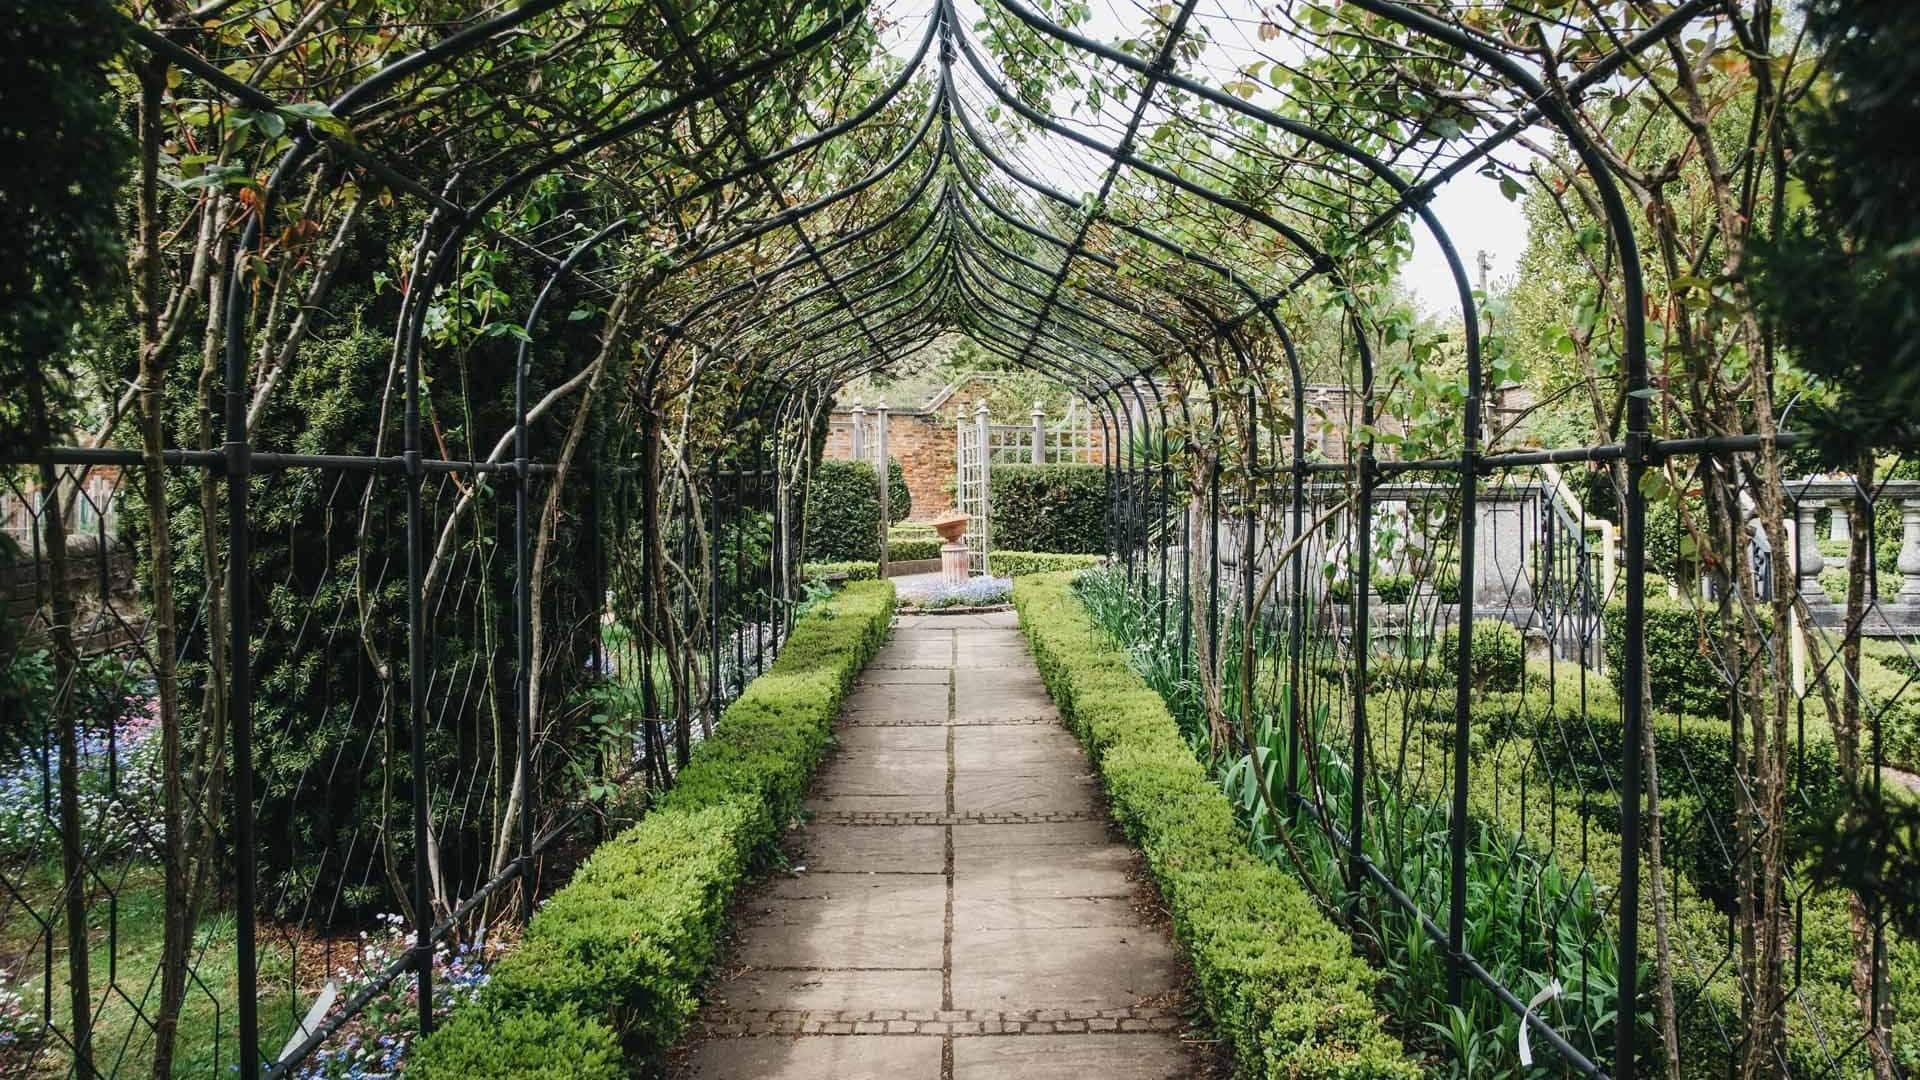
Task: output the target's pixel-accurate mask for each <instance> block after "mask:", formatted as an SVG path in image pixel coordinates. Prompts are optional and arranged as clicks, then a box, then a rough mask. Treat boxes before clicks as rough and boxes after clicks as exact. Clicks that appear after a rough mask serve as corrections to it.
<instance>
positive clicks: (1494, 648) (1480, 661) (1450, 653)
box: [1440, 619, 1527, 690]
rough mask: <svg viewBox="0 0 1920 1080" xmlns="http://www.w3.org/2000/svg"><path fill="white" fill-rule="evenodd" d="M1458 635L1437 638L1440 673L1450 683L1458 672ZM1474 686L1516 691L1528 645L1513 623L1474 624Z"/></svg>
mask: <svg viewBox="0 0 1920 1080" xmlns="http://www.w3.org/2000/svg"><path fill="white" fill-rule="evenodd" d="M1459 664H1460V632H1459V631H1458V630H1451V629H1450V630H1447V631H1446V632H1445V633H1443V634H1441V635H1440V672H1442V673H1445V675H1446V677H1447V678H1448V680H1449V681H1451V678H1452V674H1453V673H1454V672H1456V671H1459V670H1460V667H1459ZM1472 670H1473V684H1474V686H1476V687H1478V688H1480V689H1482V690H1518V689H1520V684H1521V681H1522V680H1523V679H1525V678H1526V674H1527V643H1526V639H1525V638H1523V637H1521V636H1520V631H1519V630H1517V629H1515V628H1514V627H1513V626H1512V624H1510V623H1506V622H1503V621H1501V620H1499V619H1475V620H1474V621H1473V668H1472Z"/></svg>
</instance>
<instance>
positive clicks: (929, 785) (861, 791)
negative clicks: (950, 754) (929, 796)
mask: <svg viewBox="0 0 1920 1080" xmlns="http://www.w3.org/2000/svg"><path fill="white" fill-rule="evenodd" d="M944 750H945V748H944V747H942V748H941V750H940V751H926V750H854V751H849V752H846V753H842V754H841V755H839V757H838V758H837V759H836V760H834V761H833V762H832V763H831V764H829V765H828V766H827V767H826V768H825V769H823V770H821V773H820V780H821V783H822V785H823V786H824V787H825V788H826V789H827V790H829V791H832V792H833V793H834V795H835V796H836V797H842V798H843V797H845V796H849V795H916V796H917V795H921V794H924V793H926V792H929V791H935V790H938V789H939V788H941V787H942V786H944V785H945V784H946V781H947V756H946V754H945V753H944V752H943V751H944Z"/></svg>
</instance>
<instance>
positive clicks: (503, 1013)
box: [407, 1005, 627, 1080]
mask: <svg viewBox="0 0 1920 1080" xmlns="http://www.w3.org/2000/svg"><path fill="white" fill-rule="evenodd" d="M459 1015H460V1022H458V1023H454V1024H448V1025H447V1026H445V1027H443V1028H442V1029H441V1030H439V1031H436V1032H434V1033H433V1034H432V1035H430V1036H428V1037H427V1040H426V1042H424V1043H422V1044H421V1050H420V1052H419V1053H418V1054H416V1055H415V1059H414V1060H413V1061H412V1062H410V1063H409V1064H408V1067H407V1075H408V1076H410V1077H415V1078H417V1080H496V1078H497V1080H507V1078H509V1077H511V1078H513V1080H575V1078H579V1080H617V1078H618V1077H622V1076H625V1075H626V1074H627V1071H626V1068H625V1066H624V1065H623V1064H622V1063H621V1061H620V1048H619V1044H618V1043H616V1042H615V1041H614V1038H613V1032H612V1031H611V1030H609V1029H608V1028H607V1026H606V1025H605V1024H602V1023H599V1022H597V1021H594V1020H584V1019H582V1018H581V1016H580V1014H579V1013H578V1012H576V1011H574V1010H573V1009H561V1010H559V1011H557V1012H539V1011H536V1010H531V1009H498V1008H493V1007H489V1006H485V1005H476V1006H474V1007H473V1009H472V1010H471V1011H470V1012H462V1013H460V1014H459ZM427 1047H432V1048H433V1049H432V1050H431V1051H429V1050H428V1049H427Z"/></svg>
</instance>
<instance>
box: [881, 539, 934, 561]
mask: <svg viewBox="0 0 1920 1080" xmlns="http://www.w3.org/2000/svg"><path fill="white" fill-rule="evenodd" d="M939 557H940V541H939V540H937V539H936V540H920V539H913V540H888V541H887V558H888V559H890V560H892V561H893V562H917V561H919V560H921V559H937V558H939Z"/></svg>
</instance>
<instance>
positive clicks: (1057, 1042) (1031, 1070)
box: [952, 1035, 1201, 1080]
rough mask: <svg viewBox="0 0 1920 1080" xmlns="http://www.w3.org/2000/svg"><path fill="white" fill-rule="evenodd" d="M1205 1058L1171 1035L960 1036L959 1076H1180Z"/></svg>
mask: <svg viewBox="0 0 1920 1080" xmlns="http://www.w3.org/2000/svg"><path fill="white" fill-rule="evenodd" d="M1200 1074H1201V1067H1200V1062H1199V1061H1198V1059H1197V1058H1196V1056H1195V1055H1194V1053H1193V1052H1192V1051H1191V1050H1190V1049H1189V1048H1187V1047H1185V1046H1183V1045H1181V1043H1180V1042H1179V1040H1177V1039H1171V1038H1168V1037H1167V1036H1165V1035H1030V1036H1024V1037H1021V1038H1017V1039H1008V1038H1001V1039H957V1040H955V1041H954V1044H953V1074H952V1077H953V1080H1002V1078H1005V1077H1020V1078H1021V1080H1083V1078H1085V1077H1089V1076H1092V1077H1099V1078H1100V1080H1180V1078H1185V1077H1190V1076H1196V1075H1200Z"/></svg>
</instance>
